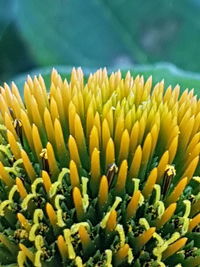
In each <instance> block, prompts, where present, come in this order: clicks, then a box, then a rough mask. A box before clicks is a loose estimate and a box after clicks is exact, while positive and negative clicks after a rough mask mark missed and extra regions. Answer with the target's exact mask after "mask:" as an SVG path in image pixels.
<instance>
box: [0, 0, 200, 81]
mask: <svg viewBox="0 0 200 267" xmlns="http://www.w3.org/2000/svg"><path fill="white" fill-rule="evenodd" d="M155 62H170V63H172V64H175V65H176V66H177V67H179V68H181V69H184V70H189V71H192V72H200V0H143V1H139V0H135V1H134V0H90V1H89V0H88V1H83V0H0V82H3V81H9V80H10V79H12V78H14V77H15V76H16V75H18V74H20V73H23V72H29V71H31V70H32V69H35V68H41V67H47V66H53V65H56V66H57V65H66V66H83V67H86V68H89V69H96V68H98V67H104V66H106V67H108V68H112V69H118V68H124V69H128V68H134V66H136V65H138V64H142V65H143V64H152V63H155Z"/></svg>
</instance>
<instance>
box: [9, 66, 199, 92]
mask: <svg viewBox="0 0 200 267" xmlns="http://www.w3.org/2000/svg"><path fill="white" fill-rule="evenodd" d="M52 68H53V67H45V68H41V69H36V70H34V71H32V72H30V73H29V75H30V76H31V77H34V75H39V74H41V75H42V76H43V78H44V80H45V82H46V83H47V88H49V85H50V74H51V71H52ZM55 68H56V69H57V71H58V72H59V73H60V74H61V76H62V78H69V77H70V73H71V70H72V67H66V66H55ZM83 71H84V74H85V76H86V77H87V76H89V74H90V73H91V72H94V71H95V69H87V68H84V69H83ZM112 71H115V70H112V69H109V70H108V72H109V73H111V72H112ZM127 71H128V69H126V70H122V74H123V76H125V74H126V72H127ZM130 71H131V74H132V75H133V76H136V75H137V74H140V75H144V78H145V79H147V78H148V77H149V76H150V75H152V77H153V83H154V84H155V83H156V82H158V81H161V80H162V79H164V81H165V88H166V87H167V86H169V85H172V86H173V87H174V86H176V85H177V84H179V85H180V86H181V91H184V90H185V89H186V88H188V89H193V88H194V91H195V94H197V96H198V97H200V75H199V74H196V73H192V72H187V71H182V70H180V69H178V68H176V67H175V66H174V65H172V64H166V63H159V64H154V65H137V66H135V67H134V68H133V69H130ZM27 75H28V73H26V74H23V75H20V76H18V77H16V78H14V79H13V80H14V81H15V83H16V84H17V86H18V87H19V89H20V92H21V93H22V91H23V85H24V82H25V80H26V78H27Z"/></svg>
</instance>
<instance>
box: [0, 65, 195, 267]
mask: <svg viewBox="0 0 200 267" xmlns="http://www.w3.org/2000/svg"><path fill="white" fill-rule="evenodd" d="M47 91H49V92H47ZM199 154H200V100H198V99H197V97H196V96H194V95H193V91H190V92H188V90H186V91H184V92H183V93H182V94H181V95H180V88H179V86H176V87H175V88H174V89H172V88H171V87H170V86H169V87H168V88H166V89H164V82H163V81H161V82H159V83H157V84H156V85H155V86H152V78H151V77H150V78H149V79H148V80H147V81H146V82H145V81H144V78H143V76H137V77H136V78H135V79H134V78H133V77H132V76H131V75H130V73H129V72H128V73H127V74H126V76H125V78H122V77H121V73H120V71H118V72H116V73H112V74H111V75H110V76H108V75H107V72H106V70H105V69H104V70H99V71H97V72H96V73H94V74H91V75H90V76H89V77H88V79H87V81H86V82H85V80H84V76H83V73H82V70H81V69H77V70H75V69H74V70H73V71H72V74H71V79H70V81H67V80H66V79H65V80H62V78H61V76H60V75H59V74H58V73H57V71H56V70H53V71H52V75H51V85H50V90H47V89H46V86H45V83H44V81H43V78H42V77H41V76H39V77H34V79H31V78H30V77H28V78H27V81H26V82H25V85H24V98H23V100H22V98H21V96H20V94H19V92H18V89H17V87H16V86H15V84H14V83H13V84H12V85H11V88H10V87H9V86H8V85H7V84H5V85H4V87H1V92H0V264H1V266H2V265H9V264H18V266H37V267H39V266H53V265H55V264H57V265H58V266H61V265H63V266H78V267H81V266H91V267H93V266H108V267H110V266H135V267H137V266H176V265H177V266H190V267H192V266H198V265H199V264H200V242H199V240H200V233H199V232H200V231H199V230H200V227H199V223H200V193H199V189H200V178H199V176H198V175H199V171H200V168H199V166H198V163H199Z"/></svg>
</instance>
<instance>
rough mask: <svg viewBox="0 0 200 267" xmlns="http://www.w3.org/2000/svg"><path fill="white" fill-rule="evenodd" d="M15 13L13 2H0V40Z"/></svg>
mask: <svg viewBox="0 0 200 267" xmlns="http://www.w3.org/2000/svg"><path fill="white" fill-rule="evenodd" d="M15 11H16V6H15V0H0V39H1V36H2V34H3V32H4V30H5V29H6V27H7V26H8V24H9V23H10V22H11V21H12V19H13V18H14V14H15Z"/></svg>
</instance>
